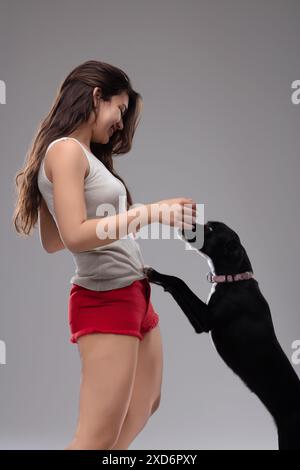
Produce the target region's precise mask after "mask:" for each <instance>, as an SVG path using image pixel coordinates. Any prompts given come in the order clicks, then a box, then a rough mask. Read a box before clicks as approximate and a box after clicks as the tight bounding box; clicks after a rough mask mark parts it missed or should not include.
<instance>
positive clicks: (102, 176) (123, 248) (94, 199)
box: [38, 137, 146, 291]
mask: <svg viewBox="0 0 300 470" xmlns="http://www.w3.org/2000/svg"><path fill="white" fill-rule="evenodd" d="M63 139H72V140H75V141H76V142H78V144H79V145H80V146H81V148H82V150H83V152H84V155H85V156H86V158H87V160H88V163H89V173H88V175H87V176H86V177H85V180H84V194H85V204H86V210H87V218H88V219H93V218H97V217H99V213H98V214H97V207H98V206H99V204H102V203H109V204H112V205H113V206H114V207H115V213H116V214H117V213H122V212H126V211H127V197H126V189H125V186H124V184H123V183H122V182H121V181H120V180H119V179H118V178H116V177H115V176H114V175H113V174H112V173H111V172H110V171H109V170H108V169H107V168H106V166H105V165H104V163H102V162H101V161H100V160H98V158H96V157H95V155H93V154H92V153H91V152H90V151H88V149H86V148H85V146H84V145H82V144H81V142H79V141H78V140H77V139H75V138H74V137H61V138H59V139H56V140H54V141H52V142H51V143H50V144H49V145H48V147H47V150H46V152H45V156H46V153H47V151H48V149H49V148H50V147H51V146H52V145H53V144H54V142H57V141H59V140H63ZM45 156H44V158H45ZM44 158H43V160H42V162H41V166H40V169H39V173H38V187H39V190H40V192H41V194H42V196H43V198H44V200H45V202H46V204H47V207H48V209H49V212H50V213H51V215H52V216H53V218H54V221H55V222H56V225H57V220H56V217H55V213H54V204H53V185H52V183H51V181H50V180H49V179H48V178H47V176H46V173H45V168H44ZM120 196H121V197H120ZM119 197H120V198H119ZM101 215H103V214H101ZM108 215H109V214H108ZM71 253H72V256H73V259H74V262H75V266H76V270H75V275H74V276H73V277H72V278H71V280H70V284H78V285H79V286H82V287H85V288H87V289H91V290H96V291H102V290H103V291H105V290H110V289H118V288H120V287H125V286H128V285H129V284H131V283H132V282H134V281H136V280H138V279H143V278H145V277H146V275H145V273H144V271H143V267H144V261H143V257H142V254H141V250H140V246H139V244H138V243H137V241H136V240H135V238H134V235H133V234H132V233H130V234H128V235H126V236H125V237H123V238H121V239H119V240H116V241H114V242H112V243H110V244H109V245H106V246H102V247H101V246H99V247H97V248H94V249H91V250H87V251H82V252H80V253H74V252H72V251H71Z"/></svg>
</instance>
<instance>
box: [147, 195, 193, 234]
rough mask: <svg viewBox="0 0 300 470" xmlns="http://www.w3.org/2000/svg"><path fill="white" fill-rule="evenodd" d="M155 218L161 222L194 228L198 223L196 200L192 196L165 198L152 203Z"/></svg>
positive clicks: (184, 227) (181, 227)
mask: <svg viewBox="0 0 300 470" xmlns="http://www.w3.org/2000/svg"><path fill="white" fill-rule="evenodd" d="M152 210H153V213H154V216H153V218H154V220H150V222H149V223H151V222H159V223H161V224H165V225H170V226H171V227H178V228H180V229H193V228H194V225H195V223H196V216H197V209H196V202H195V201H193V199H190V198H183V197H180V198H174V199H164V200H162V201H158V202H156V203H153V204H151V213H152Z"/></svg>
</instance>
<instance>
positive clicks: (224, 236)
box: [180, 221, 247, 272]
mask: <svg viewBox="0 0 300 470" xmlns="http://www.w3.org/2000/svg"><path fill="white" fill-rule="evenodd" d="M180 232H181V235H182V238H183V239H184V240H185V241H187V242H188V243H189V244H190V245H191V247H192V248H194V249H196V250H198V251H199V253H200V254H202V255H204V257H205V258H206V257H208V258H209V259H210V260H211V261H212V262H213V265H214V266H215V268H216V269H218V270H221V271H222V270H223V271H224V272H225V270H226V272H227V271H228V270H236V269H239V268H240V267H241V266H242V263H243V261H244V258H245V257H247V255H246V252H245V249H244V247H243V245H242V244H241V241H240V238H239V236H238V235H237V233H236V232H235V231H234V230H232V229H231V228H230V227H228V226H227V225H226V224H224V223H223V222H218V221H208V222H207V223H206V224H204V225H200V224H197V223H196V224H195V230H187V229H184V230H180Z"/></svg>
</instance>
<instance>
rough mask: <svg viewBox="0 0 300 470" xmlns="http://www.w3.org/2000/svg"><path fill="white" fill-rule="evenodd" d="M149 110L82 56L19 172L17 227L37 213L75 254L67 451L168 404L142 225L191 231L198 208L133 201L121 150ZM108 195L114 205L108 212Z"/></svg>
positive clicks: (116, 434) (104, 438) (111, 437)
mask: <svg viewBox="0 0 300 470" xmlns="http://www.w3.org/2000/svg"><path fill="white" fill-rule="evenodd" d="M141 108H142V98H141V95H140V94H139V93H137V92H135V91H134V90H133V88H132V86H131V82H130V80H129V78H128V76H127V75H126V73H124V72H123V71H122V70H120V69H119V68H117V67H114V66H112V65H110V64H107V63H104V62H99V61H94V60H90V61H87V62H85V63H83V64H81V65H79V66H78V67H76V68H75V69H74V70H73V71H72V72H71V73H69V75H68V76H67V77H66V78H65V80H64V81H63V83H62V85H61V87H60V89H59V90H58V94H57V97H56V99H55V102H54V104H53V106H52V109H51V110H50V112H49V114H48V116H47V117H46V118H45V119H44V120H43V122H42V123H41V125H40V128H39V130H38V132H37V135H36V137H35V139H34V142H33V145H32V148H31V149H30V151H29V154H28V156H27V161H26V164H25V166H24V168H23V170H22V171H21V172H20V173H18V174H17V176H16V186H17V188H18V199H17V204H16V207H15V213H14V219H13V220H14V224H15V227H16V230H17V231H18V232H19V233H23V234H26V235H29V234H30V232H31V229H32V227H35V225H36V222H37V220H38V219H39V229H40V238H41V243H42V246H43V247H44V249H45V250H46V251H47V252H48V253H53V252H55V251H58V250H61V249H64V248H67V249H68V250H69V251H70V252H71V254H72V256H73V257H74V261H75V263H76V272H75V275H74V276H73V277H72V279H71V280H70V283H71V284H72V287H71V289H70V297H69V326H70V332H71V337H70V341H71V342H72V343H76V344H77V345H78V349H79V355H80V358H81V364H82V369H81V371H82V372H81V374H82V375H81V388H80V401H79V416H78V422H77V429H76V432H75V434H74V436H73V440H72V442H71V443H70V444H69V445H68V447H66V449H127V447H128V446H129V444H130V443H131V442H132V441H133V439H134V438H135V437H136V435H137V434H138V433H139V432H140V431H141V430H142V429H143V427H144V426H145V424H146V423H147V421H148V419H149V417H150V416H151V415H152V414H153V413H154V412H155V410H157V408H158V406H159V402H160V396H161V385H162V370H163V351H162V342H161V335H160V328H159V325H158V322H159V317H158V314H157V313H156V312H155V311H154V309H153V306H152V303H151V300H150V296H151V289H150V283H149V282H148V280H147V278H146V275H145V273H144V270H143V268H144V263H143V258H142V255H141V252H140V248H139V245H138V243H137V242H136V240H135V239H134V233H136V232H137V231H138V230H139V229H140V228H141V227H142V226H143V225H147V224H150V223H152V222H159V223H165V224H169V225H171V226H174V227H176V226H178V227H181V228H192V224H193V223H194V222H195V217H196V207H195V203H194V202H193V201H192V200H191V199H188V198H176V199H167V200H164V201H159V202H156V203H153V204H147V205H143V206H142V205H141V207H139V209H140V210H139V212H137V211H136V209H133V208H131V209H130V206H131V205H132V204H133V201H132V197H131V194H130V192H129V190H128V188H127V186H126V184H125V182H124V181H123V179H122V178H121V177H120V176H119V175H118V174H117V173H116V171H115V170H114V168H113V160H112V155H113V154H114V155H117V154H124V153H127V152H129V151H130V149H131V147H132V140H133V136H134V133H135V130H136V127H137V124H138V120H139V116H140V112H141ZM141 176H142V175H141ZM108 204H109V205H110V206H109V207H113V208H114V209H115V214H114V215H110V216H109V217H107V216H106V217H105V216H104V215H102V214H103V212H102V208H103V207H107V205H108ZM186 204H188V205H189V207H188V208H187V207H186V206H185V207H184V217H183V219H182V209H183V206H184V205H186ZM191 204H192V207H191ZM103 205H105V206H103ZM174 205H175V206H174ZM163 207H164V209H165V208H166V207H167V209H168V208H169V209H171V208H172V210H170V212H169V214H168V213H167V212H166V211H165V210H162V208H163ZM174 207H175V209H174ZM153 208H155V209H158V210H156V211H155V214H157V215H156V216H153ZM99 209H100V214H101V215H100V216H99ZM141 214H143V216H144V217H143V218H142V219H141V217H140V216H141ZM137 217H139V220H140V223H139V225H138V224H136V225H135V226H134V225H133V224H132V221H133V222H134V221H135V220H137ZM141 220H142V221H141ZM107 223H114V224H115V227H116V236H111V237H106V238H103V237H99V233H100V232H101V230H100V232H99V229H102V230H104V229H105V227H107ZM124 231H125V232H124ZM124 233H125V234H126V236H125V237H124V235H122V234H124ZM120 234H121V235H120Z"/></svg>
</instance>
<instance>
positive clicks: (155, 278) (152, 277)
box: [143, 266, 163, 286]
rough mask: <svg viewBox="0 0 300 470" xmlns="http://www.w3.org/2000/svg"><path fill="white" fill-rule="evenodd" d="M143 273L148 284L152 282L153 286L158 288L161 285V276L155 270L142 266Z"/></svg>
mask: <svg viewBox="0 0 300 470" xmlns="http://www.w3.org/2000/svg"><path fill="white" fill-rule="evenodd" d="M143 271H144V273H145V274H146V276H147V279H148V281H149V282H152V283H153V284H158V285H159V286H160V285H162V284H163V282H162V281H161V276H162V275H161V274H160V273H159V272H157V271H155V269H153V268H151V266H144V268H143Z"/></svg>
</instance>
